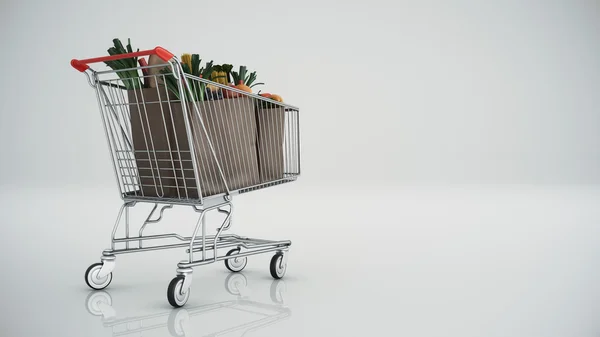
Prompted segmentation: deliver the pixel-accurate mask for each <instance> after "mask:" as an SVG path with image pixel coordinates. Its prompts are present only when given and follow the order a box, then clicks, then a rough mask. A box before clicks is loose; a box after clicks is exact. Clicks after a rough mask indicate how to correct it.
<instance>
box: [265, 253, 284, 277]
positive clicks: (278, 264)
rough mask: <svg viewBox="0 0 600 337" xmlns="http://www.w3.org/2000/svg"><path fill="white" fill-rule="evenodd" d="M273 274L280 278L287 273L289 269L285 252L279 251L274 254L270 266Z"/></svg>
mask: <svg viewBox="0 0 600 337" xmlns="http://www.w3.org/2000/svg"><path fill="white" fill-rule="evenodd" d="M269 269H270V271H271V276H273V278H274V279H276V280H278V279H280V278H282V277H283V275H285V271H286V270H287V263H285V261H284V260H283V253H277V254H275V255H273V257H272V258H271V266H270V268H269Z"/></svg>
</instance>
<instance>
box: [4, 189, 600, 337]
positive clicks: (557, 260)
mask: <svg viewBox="0 0 600 337" xmlns="http://www.w3.org/2000/svg"><path fill="white" fill-rule="evenodd" d="M317 191H319V189H315V188H309V187H306V186H303V185H302V184H300V183H299V184H298V185H297V186H295V185H289V186H281V187H277V188H274V189H272V190H271V191H262V192H254V193H250V194H248V195H246V196H240V197H238V198H237V199H236V200H235V201H236V207H237V210H236V211H237V218H236V221H237V222H236V223H235V224H234V227H233V228H232V231H234V232H236V233H239V234H244V235H254V236H264V237H267V238H283V239H291V240H292V241H293V246H292V250H291V253H290V257H289V265H288V271H287V275H286V277H285V278H284V279H283V280H282V281H278V282H274V281H273V280H272V279H271V277H270V276H269V272H268V261H269V258H270V256H259V257H253V258H250V260H249V262H248V266H247V267H246V269H245V270H244V271H243V272H242V273H240V274H229V273H228V272H226V270H225V268H224V266H223V265H222V264H218V265H216V264H215V265H210V266H206V267H200V268H196V269H195V272H194V283H193V286H192V294H191V298H190V300H189V302H188V304H187V305H186V306H185V308H184V309H178V310H173V309H172V308H171V307H170V306H169V305H168V303H167V300H166V287H167V284H168V282H169V281H170V280H171V278H172V277H173V276H174V274H175V265H176V263H177V262H178V261H179V260H181V259H183V257H184V254H183V251H181V250H176V251H164V252H151V253H148V254H141V255H129V256H119V257H118V258H117V267H116V270H115V271H114V279H113V282H112V284H111V285H110V286H109V287H108V288H107V289H106V291H103V292H92V291H90V290H89V289H88V288H87V286H86V285H85V283H84V280H83V273H84V271H85V269H86V268H87V267H88V265H90V264H91V263H94V262H97V261H98V258H99V256H100V253H101V251H102V249H104V248H106V246H107V243H108V241H107V240H108V237H109V234H110V230H111V227H112V222H113V220H114V217H115V216H116V211H117V209H118V206H119V199H118V197H117V196H116V195H115V192H114V190H113V189H112V188H107V189H95V190H91V189H90V190H85V191H82V190H76V189H61V190H58V191H55V190H52V189H26V190H25V189H20V190H16V189H11V188H10V187H6V188H4V189H3V191H2V192H1V200H0V201H1V203H2V205H3V213H4V217H3V220H2V222H3V225H2V228H3V235H2V236H0V243H1V248H0V249H1V252H2V254H0V262H1V263H2V271H3V276H2V277H1V278H0V284H1V288H0V289H1V290H0V291H1V295H2V301H0V308H1V313H2V315H1V316H0V327H1V328H0V330H1V331H2V334H1V335H3V336H170V334H174V335H176V336H177V335H182V334H184V333H185V334H186V335H188V336H205V335H211V334H217V333H219V332H224V333H226V335H227V336H239V335H243V334H244V333H246V334H245V335H246V336H342V335H345V336H378V335H387V336H392V335H394V336H461V337H467V336H502V337H504V336H515V337H516V336H545V337H548V336H569V337H576V336H598V333H600V323H599V322H600V320H599V319H598V318H599V316H598V315H599V314H598V313H599V312H600V287H599V286H598V285H599V284H600V272H599V268H598V267H599V266H600V207H599V205H600V187H569V186H567V187H564V186H563V187H518V186H513V187H506V186H487V187H444V188H441V187H440V188H432V187H428V188H416V187H415V188H407V187H398V188H396V189H393V190H392V189H377V188H372V189H360V188H358V189H357V188H354V189H350V188H342V189H339V190H337V192H336V193H335V194H328V193H321V192H317ZM191 216H192V214H191V213H189V212H188V211H186V210H172V211H171V212H169V213H167V215H166V216H165V223H164V224H158V225H156V226H163V227H162V228H165V227H168V226H171V227H172V228H173V229H175V230H179V231H184V230H185V229H187V230H188V232H189V230H190V229H189V228H190V226H191V225H192V223H193V218H192V217H191ZM134 217H135V214H134Z"/></svg>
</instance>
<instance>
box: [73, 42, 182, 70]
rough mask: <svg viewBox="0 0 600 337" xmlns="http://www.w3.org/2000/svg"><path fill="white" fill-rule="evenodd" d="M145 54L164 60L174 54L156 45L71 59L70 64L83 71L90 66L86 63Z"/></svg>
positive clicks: (166, 60) (169, 58)
mask: <svg viewBox="0 0 600 337" xmlns="http://www.w3.org/2000/svg"><path fill="white" fill-rule="evenodd" d="M147 55H156V56H158V57H160V58H161V59H162V60H163V61H165V62H169V61H170V60H171V59H172V58H173V56H174V55H173V54H171V52H169V51H168V50H166V49H164V48H163V47H156V48H154V49H149V50H142V51H137V52H133V53H127V54H119V55H109V56H102V57H95V58H91V59H85V60H76V59H72V60H71V66H72V67H73V68H75V69H77V70H79V71H81V72H84V71H86V70H88V69H89V68H90V66H89V65H88V64H90V63H97V62H105V61H114V60H120V59H126V58H130V57H138V56H147Z"/></svg>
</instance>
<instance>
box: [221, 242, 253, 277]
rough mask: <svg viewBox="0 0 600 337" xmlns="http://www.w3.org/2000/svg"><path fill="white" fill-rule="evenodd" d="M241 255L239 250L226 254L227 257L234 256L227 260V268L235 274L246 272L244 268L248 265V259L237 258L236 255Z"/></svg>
mask: <svg viewBox="0 0 600 337" xmlns="http://www.w3.org/2000/svg"><path fill="white" fill-rule="evenodd" d="M239 253H240V250H239V249H238V248H234V249H232V250H230V251H228V252H227V254H226V256H234V257H232V258H230V259H227V260H225V268H227V269H229V270H230V271H232V272H234V273H237V272H240V271H242V270H244V268H246V264H247V263H248V257H246V256H244V257H235V254H239Z"/></svg>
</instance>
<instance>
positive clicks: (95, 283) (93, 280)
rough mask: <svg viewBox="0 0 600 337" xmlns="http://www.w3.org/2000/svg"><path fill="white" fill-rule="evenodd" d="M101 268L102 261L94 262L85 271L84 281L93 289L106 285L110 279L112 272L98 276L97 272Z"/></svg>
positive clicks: (102, 287)
mask: <svg viewBox="0 0 600 337" xmlns="http://www.w3.org/2000/svg"><path fill="white" fill-rule="evenodd" d="M100 269H102V263H94V264H93V265H91V266H90V267H89V268H88V269H87V270H86V271H85V283H87V285H88V286H89V287H90V288H92V289H95V290H100V289H104V288H106V287H108V285H109V284H110V281H112V272H111V273H109V274H108V275H106V276H104V277H102V278H99V277H98V273H99V272H100Z"/></svg>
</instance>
